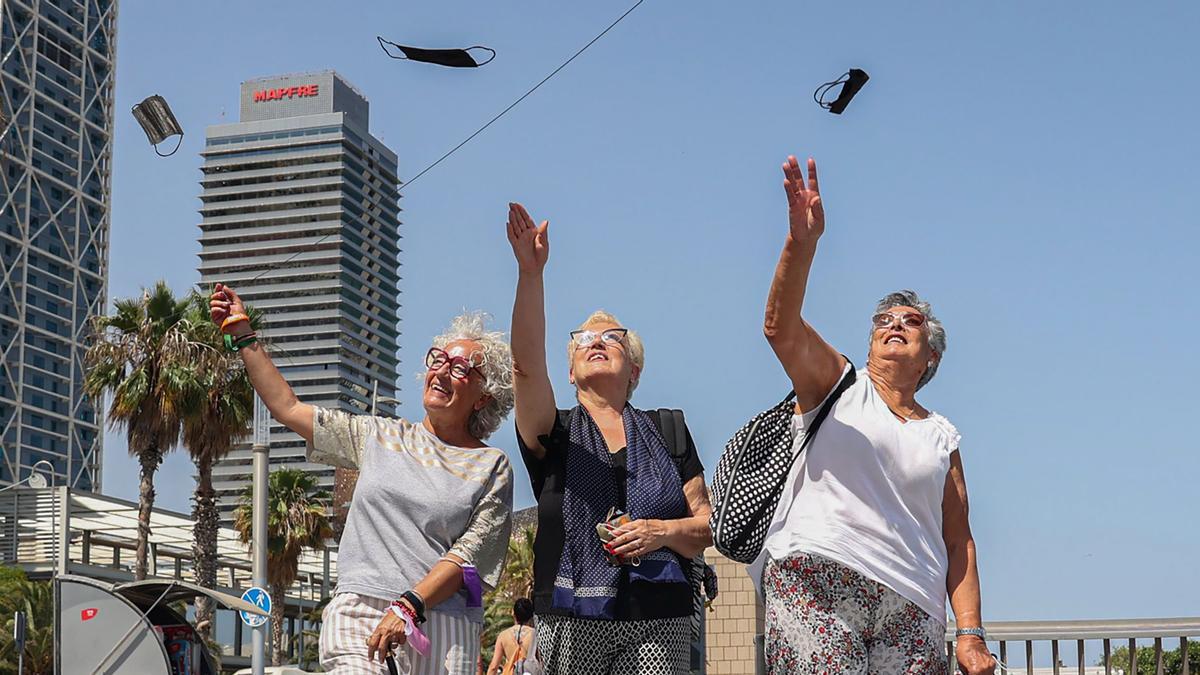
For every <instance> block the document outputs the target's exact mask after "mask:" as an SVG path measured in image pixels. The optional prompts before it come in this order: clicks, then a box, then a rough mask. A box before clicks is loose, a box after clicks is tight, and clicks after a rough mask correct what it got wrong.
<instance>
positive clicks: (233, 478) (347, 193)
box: [200, 72, 400, 520]
mask: <svg viewBox="0 0 1200 675" xmlns="http://www.w3.org/2000/svg"><path fill="white" fill-rule="evenodd" d="M369 111H370V108H369V105H368V103H367V100H366V98H365V97H363V95H362V94H361V93H359V92H358V90H356V89H355V88H354V87H353V86H352V85H350V84H349V83H348V82H346V81H345V80H344V79H342V78H341V76H339V75H338V74H337V73H334V72H321V73H306V74H298V75H285V76H280V77H270V78H263V79H257V80H250V81H248V82H244V83H243V84H242V90H241V116H240V121H239V122H237V123H234V124H222V125H217V126H212V127H209V128H208V131H207V138H206V141H205V149H204V152H203V153H202V155H203V157H204V164H203V166H202V167H201V170H202V171H203V172H204V177H203V178H202V179H201V185H202V187H203V191H202V192H201V195H200V199H201V201H202V202H203V206H202V207H201V210H200V213H201V215H202V216H203V220H202V222H201V223H200V229H201V231H202V234H201V236H200V242H201V252H200V277H201V284H202V285H204V286H205V287H211V286H212V284H215V283H217V282H221V283H226V284H229V285H230V286H232V287H233V288H235V289H236V290H237V291H238V293H239V294H240V295H241V297H242V298H243V299H244V300H245V301H246V303H247V304H250V305H252V306H253V307H256V308H257V309H259V310H262V311H263V312H264V313H265V321H264V325H265V330H264V331H262V334H263V335H264V336H265V337H266V338H267V339H268V341H269V343H270V348H271V350H272V353H273V355H274V358H275V363H276V364H277V365H278V366H279V369H280V371H282V372H283V375H284V377H286V378H287V379H288V381H289V382H290V383H291V384H292V387H293V388H294V389H295V390H296V393H297V395H298V396H299V397H300V399H301V400H302V401H305V402H307V403H312V404H315V405H321V406H325V407H330V408H336V409H341V410H349V411H355V412H365V411H367V410H369V409H370V407H371V404H372V399H373V396H374V394H375V391H376V388H378V396H379V397H380V399H381V400H382V399H385V398H388V399H390V398H391V397H394V396H395V393H396V366H397V359H396V342H397V339H398V337H399V331H398V326H397V322H398V312H399V301H398V300H397V294H398V292H399V291H398V287H399V273H398V269H397V267H398V264H399V263H398V255H399V241H398V240H399V227H400V219H399V211H400V208H399V180H398V179H397V177H396V170H397V169H396V155H395V153H393V152H392V151H391V150H389V149H388V148H387V147H385V146H384V145H383V143H382V142H380V141H379V140H378V139H376V138H374V137H373V136H371V134H370V131H369V128H368V117H369ZM380 409H381V410H385V411H388V410H392V406H391V405H381V406H380ZM271 463H272V464H273V465H276V464H288V465H292V466H293V467H298V468H303V469H304V470H306V471H310V472H313V473H317V474H319V475H320V476H321V477H322V481H321V482H322V485H323V486H325V487H326V488H329V489H331V488H332V487H333V475H334V473H333V469H332V468H330V467H326V466H323V465H310V464H307V463H305V458H304V441H303V440H302V439H301V438H300V437H299V436H297V435H296V434H293V433H291V432H289V431H287V430H286V429H284V428H283V427H280V426H277V425H276V426H273V427H272V442H271ZM250 467H251V453H250V450H249V446H248V445H243V446H241V447H239V448H238V449H236V450H234V451H233V452H232V453H231V454H230V456H229V457H228V458H227V459H226V460H225V461H223V462H221V463H219V464H218V465H217V466H216V468H215V469H214V471H213V478H214V481H213V482H214V487H215V488H216V490H217V493H218V500H219V503H220V506H221V511H222V518H223V519H225V520H228V519H229V518H230V511H231V509H232V507H233V506H234V505H235V504H236V502H237V498H238V496H239V494H240V493H241V491H242V489H244V487H245V486H246V485H247V484H248V481H249V476H250Z"/></svg>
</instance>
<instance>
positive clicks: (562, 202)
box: [104, 0, 1200, 619]
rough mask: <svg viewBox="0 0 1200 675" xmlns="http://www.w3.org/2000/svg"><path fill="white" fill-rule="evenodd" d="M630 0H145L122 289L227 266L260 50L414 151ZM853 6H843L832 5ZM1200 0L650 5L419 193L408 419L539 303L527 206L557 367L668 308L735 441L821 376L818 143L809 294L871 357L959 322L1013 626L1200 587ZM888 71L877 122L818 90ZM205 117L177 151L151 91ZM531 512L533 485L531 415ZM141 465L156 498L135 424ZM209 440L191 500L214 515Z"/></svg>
mask: <svg viewBox="0 0 1200 675" xmlns="http://www.w3.org/2000/svg"><path fill="white" fill-rule="evenodd" d="M629 4H632V3H631V2H630V3H625V2H615V1H613V0H602V1H600V2H589V3H561V2H549V1H547V0H538V1H527V2H519V3H466V2H438V3H412V2H386V3H384V2H380V3H358V4H356V5H355V7H354V9H353V10H347V9H344V8H345V7H347V6H348V5H345V4H334V3H309V2H259V3H234V2H221V3H160V2H147V1H145V0H124V1H123V2H122V3H121V7H120V9H121V13H120V23H119V36H118V48H117V51H118V55H117V111H118V114H117V128H116V140H115V144H116V146H115V154H114V170H113V191H114V192H113V194H114V196H113V221H112V222H113V227H112V241H111V250H110V281H109V293H110V296H112V297H119V296H127V295H131V294H134V293H136V292H137V290H138V289H139V288H140V287H141V286H143V285H149V284H151V283H153V282H154V281H155V280H156V279H159V278H163V279H166V280H167V281H168V282H170V283H171V284H172V285H173V286H174V287H175V288H176V289H178V290H180V291H182V290H184V289H185V288H186V287H187V286H188V285H190V284H193V283H195V282H196V280H197V279H198V274H197V273H196V271H195V268H196V264H197V258H196V253H197V252H198V250H199V245H198V244H197V242H196V238H197V236H198V235H199V230H198V228H197V226H196V225H197V223H198V222H199V216H198V214H197V208H198V206H199V200H198V199H197V195H198V193H199V185H198V180H199V178H200V172H199V168H198V167H199V164H200V160H199V157H198V155H197V153H198V152H199V151H200V149H201V147H202V145H203V136H204V131H203V130H204V127H205V126H207V125H210V124H218V123H221V122H231V121H236V119H237V95H238V87H239V84H240V83H241V82H242V81H243V80H245V79H248V78H251V77H256V76H263V75H272V74H278V73H285V72H297V71H306V70H318V69H326V68H333V69H336V70H338V71H339V72H340V73H342V74H343V75H344V76H345V77H347V78H348V79H349V80H351V81H352V82H353V83H355V85H357V86H358V87H359V88H360V89H361V90H362V91H364V92H365V93H366V95H367V97H368V98H369V99H370V101H371V127H372V130H373V132H374V133H375V134H376V135H377V136H379V137H382V138H383V139H384V140H385V142H386V143H387V144H388V145H389V146H390V147H392V148H393V149H394V150H395V151H396V152H397V154H398V155H399V157H400V173H401V176H403V177H408V176H412V175H414V174H415V173H416V172H417V171H419V170H420V169H422V168H424V167H425V166H426V165H427V164H428V163H430V162H432V161H433V160H434V159H436V158H437V157H439V156H440V155H441V154H442V153H443V152H445V151H446V150H448V149H449V148H450V147H453V145H455V144H456V143H457V142H458V141H460V140H462V139H463V138H465V137H466V136H467V135H468V134H469V133H471V132H472V131H474V130H475V129H476V128H477V127H478V126H479V125H480V124H481V123H482V122H484V121H486V120H487V119H488V118H490V117H491V116H492V115H493V114H495V113H496V112H498V111H499V110H500V109H502V108H504V107H505V106H506V105H508V104H509V103H510V102H511V101H512V100H513V99H515V98H516V97H517V96H518V95H519V94H520V93H522V92H524V91H525V90H526V89H527V88H528V87H529V86H531V85H532V84H533V83H535V82H537V81H538V80H540V79H541V78H542V77H543V76H545V75H546V74H547V73H548V72H550V70H552V69H553V68H554V67H555V66H557V65H558V64H559V63H561V62H562V61H563V60H564V59H565V58H566V57H568V56H569V55H570V54H571V53H573V52H574V51H575V50H576V49H577V48H578V47H579V46H581V45H582V44H583V43H585V42H586V41H587V40H589V39H591V37H592V36H594V35H595V34H596V33H597V32H598V31H599V30H601V29H602V28H603V27H604V26H606V25H608V23H609V22H611V21H612V20H613V19H614V18H616V17H617V16H618V15H620V14H621V13H622V12H623V11H624V10H625V9H626V8H627V7H628V6H629ZM824 5H828V6H824ZM1197 25H1200V6H1197V5H1195V4H1189V3H1183V2H1169V3H1167V2H1164V3H1154V4H1153V5H1152V6H1148V5H1147V4H1146V3H1117V2H1093V3H1035V2H1008V3H991V4H989V5H987V6H979V5H976V4H963V3H945V2H940V3H883V2H871V3H837V4H836V5H835V4H834V3H797V2H761V3H730V2H708V1H704V0H697V1H696V2H691V3H687V4H686V6H682V5H680V4H679V3H669V2H663V1H662V0H647V1H646V2H645V3H644V4H643V5H642V6H641V7H639V8H638V9H637V10H636V11H635V12H634V13H633V14H631V15H630V16H629V18H628V19H626V20H625V22H624V23H622V24H621V25H620V26H618V27H617V28H616V29H614V30H613V32H611V33H610V34H609V35H608V36H606V37H605V38H604V40H602V41H601V42H599V43H597V44H596V45H595V46H594V47H593V48H592V49H591V50H589V51H588V52H587V53H585V54H584V55H583V56H582V57H580V58H579V59H578V60H577V61H576V62H575V63H573V64H572V65H571V66H569V67H568V68H567V69H566V70H564V71H563V72H562V73H560V74H559V76H558V77H556V78H555V79H553V80H551V81H550V82H549V83H548V84H547V85H545V86H544V87H543V88H542V89H541V90H539V91H538V92H537V93H536V94H534V95H533V96H531V97H530V98H529V99H527V100H526V101H525V102H524V103H523V104H522V105H521V106H520V107H518V108H517V109H515V110H514V111H513V112H512V113H510V114H509V115H508V116H507V117H505V118H504V119H502V120H501V121H500V122H498V123H496V124H495V125H494V126H493V127H492V128H491V129H489V130H488V131H487V132H485V133H484V134H483V135H481V136H480V137H479V138H477V139H476V140H475V141H473V142H472V143H471V144H469V145H468V146H466V147H465V148H463V149H462V150H460V151H459V152H458V153H457V154H455V155H454V156H453V157H451V158H450V159H449V160H447V161H446V162H444V163H443V164H442V165H441V166H439V167H437V168H436V169H434V170H433V171H432V172H430V173H429V174H427V175H426V176H424V177H423V178H421V180H420V181H418V182H416V183H415V184H414V185H413V186H412V188H411V189H410V190H406V191H404V195H405V196H404V198H403V200H402V202H401V204H402V206H403V209H404V212H403V214H402V217H403V221H404V225H403V227H402V231H403V237H404V239H403V241H402V245H403V249H404V252H403V254H402V261H401V262H402V265H403V268H402V274H403V276H404V280H403V282H402V287H403V291H402V302H403V310H402V317H403V320H402V329H403V333H404V335H403V340H402V344H403V347H402V350H401V358H402V360H403V365H402V367H401V372H400V374H399V379H400V381H401V383H402V385H403V387H404V390H403V393H402V395H401V398H402V399H404V400H405V401H406V403H405V405H404V406H403V407H402V412H403V413H404V414H405V415H406V416H408V417H412V418H417V417H419V416H420V415H421V408H420V396H419V392H418V391H417V390H416V387H415V385H414V384H413V382H414V381H413V378H412V374H413V373H414V372H416V371H417V369H418V365H419V361H420V359H421V357H422V356H423V354H424V351H425V349H426V348H427V345H428V340H429V338H430V337H431V336H432V335H434V334H436V333H437V332H440V330H441V328H442V327H443V326H444V325H445V324H446V323H447V321H448V320H449V319H450V317H451V316H453V315H454V314H455V313H457V312H459V311H461V310H462V309H464V308H468V309H483V310H486V311H488V312H490V313H492V314H493V315H494V316H495V318H496V324H497V325H498V326H500V327H501V328H503V329H505V330H507V329H508V324H509V318H510V315H511V303H512V289H513V286H514V283H515V264H514V262H513V260H512V256H511V251H510V250H509V247H508V244H507V242H506V241H505V237H504V231H503V222H504V218H505V215H506V204H507V203H508V202H509V201H514V200H515V201H522V202H524V203H525V204H526V205H527V206H528V207H529V209H530V211H531V212H532V213H533V215H534V217H535V218H539V219H541V218H549V219H550V221H551V226H550V227H551V241H552V255H551V261H550V266H549V268H548V271H547V286H548V291H547V301H548V317H547V318H548V324H549V330H550V333H551V337H550V344H551V347H552V349H551V354H550V361H551V370H552V374H553V376H554V378H555V384H556V387H557V392H558V396H559V402H560V405H564V406H565V405H567V404H568V403H569V401H570V391H569V385H568V383H567V380H566V366H565V357H564V356H563V355H562V351H561V350H560V349H559V348H558V346H557V345H558V343H559V341H560V340H565V339H566V333H567V331H569V330H570V329H571V328H572V327H574V325H575V324H577V323H578V322H579V321H580V320H581V319H582V318H583V317H585V316H586V315H587V314H588V313H589V312H590V311H591V310H593V309H596V308H600V307H602V308H605V309H608V310H610V311H612V312H614V313H616V314H617V315H618V316H619V317H621V319H622V320H623V321H624V322H625V323H626V324H627V325H629V326H631V327H634V328H636V329H638V330H639V331H641V332H642V334H643V336H644V338H645V341H646V345H647V368H646V371H645V376H644V378H643V381H642V385H641V388H640V389H639V390H638V392H637V395H636V397H635V403H636V404H638V405H640V406H642V407H659V406H669V407H680V408H683V409H684V410H685V411H686V413H687V418H688V420H689V423H690V426H691V428H692V430H693V434H694V435H695V437H696V440H697V442H698V444H699V446H700V449H701V455H702V458H703V459H704V461H705V464H706V466H708V467H709V469H710V473H711V468H712V467H713V466H714V465H715V464H716V460H717V457H718V456H719V454H720V451H721V449H722V447H723V445H724V443H725V441H726V440H727V439H728V437H729V436H730V435H731V434H732V432H733V431H734V430H735V429H736V428H737V427H738V426H740V425H741V424H742V422H744V421H745V420H746V419H747V418H748V417H750V416H751V415H752V414H753V413H755V412H757V411H758V410H760V409H762V408H765V407H767V406H768V405H770V404H772V403H774V402H776V401H777V400H778V399H779V398H781V397H782V396H783V394H784V392H785V391H786V388H787V386H788V385H787V381H786V379H785V377H784V375H783V372H782V370H781V369H780V368H779V367H778V365H777V364H776V362H775V361H774V359H773V357H772V355H771V353H770V351H769V349H768V348H767V345H766V343H765V341H764V340H763V339H762V337H761V319H762V309H763V303H764V300H765V295H766V290H767V287H768V285H769V283H770V277H771V272H772V268H773V266H774V263H775V260H776V257H777V255H778V251H779V248H780V245H781V243H782V240H783V237H784V234H785V232H786V226H787V221H786V204H785V200H784V196H783V194H782V188H781V180H782V178H781V174H780V171H779V164H780V163H781V162H782V161H783V159H784V158H785V156H786V155H787V154H788V153H796V154H798V155H806V154H810V155H812V156H814V157H816V158H817V161H818V163H819V166H820V170H821V179H822V192H823V199H824V202H825V204H826V212H827V214H828V227H827V231H826V234H825V237H824V238H823V239H822V242H821V246H820V250H819V253H818V258H817V262H816V264H815V266H814V271H813V277H812V280H811V283H810V290H809V298H808V305H807V307H806V314H807V316H808V318H809V320H810V321H811V322H812V323H813V324H814V325H815V326H816V327H817V328H818V330H820V331H821V332H822V333H823V334H824V335H825V337H826V338H827V339H829V340H830V341H831V342H832V343H833V344H834V345H835V346H837V347H838V348H840V349H841V350H842V351H843V352H845V353H846V354H848V355H850V357H851V358H852V359H853V360H855V362H856V363H860V364H861V363H862V360H863V358H864V356H865V349H866V336H867V330H868V316H869V314H870V312H871V309H872V307H873V306H874V301H875V300H876V299H877V298H878V297H880V296H882V295H883V294H885V293H886V292H888V291H891V290H894V289H897V288H906V287H911V288H915V289H917V290H918V291H919V292H921V293H922V294H924V295H926V296H927V297H928V298H929V299H930V300H931V301H932V302H933V303H934V307H935V309H936V310H937V312H938V314H939V315H940V316H941V318H942V320H943V321H944V323H945V324H946V327H947V331H948V334H949V347H948V350H947V354H946V357H945V359H944V362H943V365H942V368H941V370H940V372H939V374H938V377H937V379H936V380H934V382H933V383H932V384H930V385H929V386H928V387H927V388H926V389H925V390H923V391H922V395H921V397H920V398H921V400H922V402H923V403H924V404H925V405H926V406H928V407H930V408H933V409H936V410H938V411H939V412H941V413H943V414H945V415H946V416H947V417H948V418H949V419H950V420H952V421H953V422H954V423H955V424H956V425H957V426H958V428H959V430H960V431H961V432H962V434H963V445H962V452H963V458H964V463H965V468H966V476H967V481H968V485H969V488H970V494H971V500H972V507H973V508H972V522H973V526H974V530H975V534H976V538H977V541H978V547H979V556H980V568H981V575H982V582H983V589H984V613H985V617H986V618H988V619H1067V618H1131V617H1138V616H1183V615H1192V614H1195V612H1196V608H1197V607H1200V587H1197V586H1196V585H1195V584H1193V583H1186V581H1187V580H1188V579H1190V578H1191V577H1192V576H1193V575H1194V563H1195V560H1197V559H1198V558H1200V538H1198V537H1196V536H1195V528H1196V523H1197V507H1196V496H1195V495H1196V480H1197V476H1198V475H1200V455H1198V453H1197V451H1198V450H1200V447H1198V443H1197V440H1196V438H1197V436H1196V434H1195V433H1194V430H1193V423H1194V418H1195V415H1196V413H1195V407H1196V404H1197V402H1200V397H1198V396H1197V394H1196V391H1195V388H1194V387H1195V383H1196V382H1197V381H1200V367H1198V366H1197V362H1196V359H1195V358H1194V356H1193V355H1192V354H1193V352H1194V351H1195V344H1196V340H1197V336H1198V335H1200V314H1198V313H1197V311H1196V293H1197V272H1196V267H1197V251H1198V250H1200V235H1198V234H1197V216H1196V209H1195V205H1194V201H1193V200H1194V196H1195V194H1196V192H1197V190H1198V189H1200V180H1198V179H1200V171H1198V170H1197V168H1196V164H1195V161H1196V158H1197V156H1200V131H1198V127H1197V125H1196V124H1195V111H1196V110H1197V108H1198V104H1200V94H1197V90H1196V88H1195V87H1194V86H1191V83H1193V82H1194V80H1195V73H1194V68H1195V66H1196V64H1197V63H1198V59H1197V55H1198V52H1200V48H1197V46H1196V42H1195V27H1196V26H1197ZM377 33H382V34H383V35H384V36H385V37H387V38H389V39H392V40H395V41H397V42H401V43H407V44H415V45H420V46H429V47H443V46H444V47H452V46H469V45H473V44H485V45H488V46H491V47H493V48H494V49H496V50H497V51H498V52H499V54H498V56H497V58H496V60H495V61H493V62H492V63H491V64H490V65H488V66H486V67H484V68H481V69H478V70H473V71H460V70H450V69H440V68H436V67H433V66H424V65H419V64H413V63H405V62H400V61H392V60H390V59H387V58H386V57H384V55H383V54H382V52H381V51H380V50H379V47H378V45H377V43H376V42H375V35H376V34H377ZM850 67H859V68H863V69H865V70H866V71H867V72H869V73H870V75H871V81H870V82H869V83H868V84H867V86H866V87H865V88H864V89H863V91H862V92H861V93H860V94H859V96H858V97H857V98H856V99H855V101H854V102H853V103H852V104H851V106H850V108H849V109H848V110H847V112H846V113H845V114H844V115H842V116H840V117H839V116H835V115H831V114H829V113H827V112H825V111H823V110H821V109H819V108H817V106H816V105H815V104H814V103H813V101H812V98H811V97H812V92H813V89H814V88H815V87H816V86H817V85H818V84H820V83H822V82H825V81H827V80H830V79H833V78H835V77H836V76H838V75H839V74H840V73H842V72H844V71H845V70H847V69H848V68H850ZM153 93H160V94H162V95H163V96H165V97H166V98H167V100H168V101H170V102H171V105H172V107H173V108H174V110H175V113H176V115H177V116H178V117H179V120H180V122H181V123H182V124H183V126H184V128H185V129H187V130H188V132H189V133H188V136H187V137H186V138H185V140H184V143H183V147H182V149H181V150H180V151H179V154H177V155H176V156H174V157H172V158H170V159H159V158H158V157H156V156H155V155H154V154H153V152H152V151H151V150H150V148H149V147H148V146H147V145H146V142H145V138H144V136H143V135H142V132H141V131H140V129H138V127H137V126H136V124H135V122H134V120H133V118H132V116H131V115H129V114H128V112H127V111H128V110H129V107H130V106H131V105H132V104H133V103H135V102H137V101H138V100H140V99H142V98H144V97H145V96H148V95H150V94H153ZM492 440H493V441H494V442H495V444H496V445H498V446H499V447H502V448H504V449H506V450H508V451H510V453H511V454H512V457H513V459H514V465H515V466H516V470H517V485H518V488H517V496H516V499H517V505H518V506H528V505H531V504H532V496H531V491H530V488H529V486H528V481H527V477H526V474H525V472H524V469H523V468H522V467H521V466H520V461H519V458H518V457H517V456H516V454H515V451H514V450H515V442H514V437H513V432H512V428H511V426H510V425H506V426H505V427H504V429H502V431H501V432H500V433H498V434H497V435H496V436H495V437H494V438H493V439H492ZM106 443H107V444H106V448H105V469H104V470H105V474H104V485H105V491H106V492H109V493H111V494H115V495H117V496H122V497H126V498H131V499H133V498H136V493H137V490H136V466H135V464H134V463H133V462H132V461H131V460H130V459H129V458H128V456H127V454H126V446H125V441H124V438H123V435H122V434H116V435H114V434H111V433H110V434H109V436H108V439H107V441H106ZM192 487H193V481H192V478H191V467H190V465H189V464H188V462H187V460H186V457H184V456H183V455H182V454H176V455H174V456H173V457H172V458H170V459H169V460H168V461H167V463H166V464H165V465H164V467H163V469H162V471H161V472H160V473H159V478H158V493H159V505H161V506H164V507H168V508H173V509H178V510H184V511H186V510H188V509H189V508H190V506H189V502H188V495H189V494H190V492H191V490H192Z"/></svg>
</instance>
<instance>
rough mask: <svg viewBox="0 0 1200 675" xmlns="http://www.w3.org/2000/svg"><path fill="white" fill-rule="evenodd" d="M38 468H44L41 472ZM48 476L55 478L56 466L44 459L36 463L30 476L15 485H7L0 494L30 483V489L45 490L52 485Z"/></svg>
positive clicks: (1, 489)
mask: <svg viewBox="0 0 1200 675" xmlns="http://www.w3.org/2000/svg"><path fill="white" fill-rule="evenodd" d="M38 467H42V469H41V471H39V470H38ZM46 476H51V477H53V476H54V465H53V464H51V463H50V462H49V461H48V460H45V459H43V460H41V461H38V462H36V463H34V465H33V466H32V467H30V469H29V475H28V476H26V477H25V478H23V479H21V480H19V481H17V482H15V483H13V484H12V485H6V486H4V487H2V488H0V492H4V491H5V490H11V489H13V488H15V487H18V486H20V485H21V483H29V487H31V488H44V487H46V486H47V485H49V484H50V481H49V479H48V478H46Z"/></svg>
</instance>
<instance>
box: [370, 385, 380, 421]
mask: <svg viewBox="0 0 1200 675" xmlns="http://www.w3.org/2000/svg"><path fill="white" fill-rule="evenodd" d="M378 403H379V380H375V388H374V390H373V391H372V392H371V416H372V417H373V416H374V415H375V410H376V406H377V405H378Z"/></svg>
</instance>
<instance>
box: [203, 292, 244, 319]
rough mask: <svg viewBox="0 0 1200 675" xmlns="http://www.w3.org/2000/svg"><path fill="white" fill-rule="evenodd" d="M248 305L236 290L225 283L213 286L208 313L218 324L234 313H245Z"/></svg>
mask: <svg viewBox="0 0 1200 675" xmlns="http://www.w3.org/2000/svg"><path fill="white" fill-rule="evenodd" d="M245 313H246V306H245V305H244V304H242V299H241V298H239V297H238V294H237V293H235V292H234V290H233V289H232V288H230V287H228V286H226V285H224V284H217V285H216V286H214V287H213V294H212V295H211V296H210V297H209V299H208V315H209V317H211V318H212V320H213V323H215V324H217V325H218V326H220V325H221V322H223V321H225V319H227V318H229V316H230V315H233V314H245Z"/></svg>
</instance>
